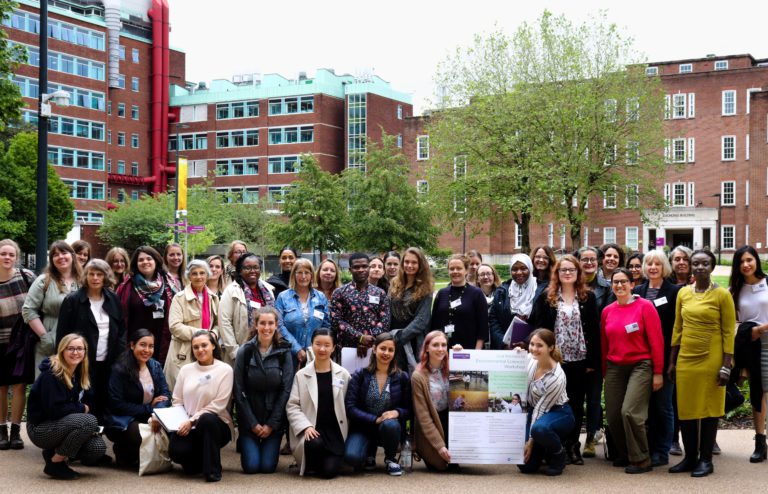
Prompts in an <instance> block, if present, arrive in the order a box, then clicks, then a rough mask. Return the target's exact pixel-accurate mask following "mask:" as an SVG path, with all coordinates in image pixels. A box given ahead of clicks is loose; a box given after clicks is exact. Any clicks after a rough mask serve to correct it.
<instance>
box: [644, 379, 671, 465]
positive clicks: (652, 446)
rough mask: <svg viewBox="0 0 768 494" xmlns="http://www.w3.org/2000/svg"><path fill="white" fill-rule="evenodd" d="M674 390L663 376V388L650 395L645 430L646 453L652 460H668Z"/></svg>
mask: <svg viewBox="0 0 768 494" xmlns="http://www.w3.org/2000/svg"><path fill="white" fill-rule="evenodd" d="M674 390H675V384H674V383H672V382H670V381H669V379H668V378H667V376H666V375H665V376H664V386H663V387H662V388H661V389H660V390H658V391H656V392H654V393H652V394H651V401H650V403H649V407H648V426H647V428H648V451H649V452H650V453H651V459H653V460H659V461H668V460H669V449H670V448H671V447H672V435H673V433H674V428H675V409H674V407H673V403H674V401H673V399H674Z"/></svg>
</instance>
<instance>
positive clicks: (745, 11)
mask: <svg viewBox="0 0 768 494" xmlns="http://www.w3.org/2000/svg"><path fill="white" fill-rule="evenodd" d="M169 2H170V16H171V35H170V42H171V46H172V47H173V48H176V49H180V50H182V51H184V52H185V53H186V74H187V80H188V81H192V82H200V81H206V82H210V81H212V80H213V79H231V78H232V76H233V75H235V74H250V73H261V74H269V73H278V74H281V75H283V76H285V77H287V78H289V79H293V78H295V77H297V75H298V73H299V72H301V71H304V72H307V74H308V76H309V77H312V75H313V74H314V72H315V70H316V69H318V68H333V69H335V70H336V73H337V74H345V73H349V74H353V75H355V74H363V73H370V72H373V73H374V74H376V75H378V76H379V77H381V78H382V79H384V80H386V81H389V82H390V83H391V85H392V88H393V89H395V90H399V91H403V92H406V93H409V94H411V95H412V98H413V103H414V111H415V113H416V114H420V113H421V112H422V111H423V110H424V109H425V108H428V107H429V101H430V99H433V98H434V84H433V80H434V74H435V72H436V68H437V66H438V64H439V63H440V61H442V60H444V59H445V58H446V57H447V56H448V55H449V54H451V53H453V52H455V50H456V49H457V48H459V47H462V46H467V45H469V44H470V43H471V42H472V39H473V36H474V35H475V34H483V33H488V32H491V31H494V30H496V29H501V30H503V31H504V32H506V33H507V34H510V35H511V34H512V33H513V32H514V31H515V30H516V29H517V27H518V26H519V25H520V24H521V23H522V22H529V23H534V22H535V21H536V19H537V18H538V17H539V16H540V15H541V13H542V12H543V10H544V9H548V10H550V11H552V12H553V13H554V14H563V15H565V16H566V17H568V18H569V19H570V20H572V21H573V22H575V23H581V22H583V21H585V20H587V19H588V18H589V17H590V14H595V13H597V12H598V11H599V10H601V9H602V10H606V12H607V18H608V20H609V21H611V22H613V23H615V24H616V25H617V26H619V28H620V30H621V32H622V33H623V34H624V35H625V36H630V37H632V38H633V39H634V47H635V49H636V50H637V52H638V53H640V54H642V55H644V56H643V57H641V59H645V60H647V61H652V62H658V61H665V60H678V59H686V58H700V57H704V56H706V55H707V54H716V55H734V54H742V53H750V54H752V56H754V57H755V58H768V40H767V39H766V36H765V32H766V31H765V20H766V19H768V2H766V1H757V0H753V1H744V0H731V1H728V2H717V3H714V2H713V4H710V5H711V7H710V8H707V7H706V6H705V5H706V3H705V2H702V1H700V0H699V1H696V2H694V1H689V0H676V1H669V0H667V1H659V0H645V1H642V2H636V1H632V2H629V1H623V0H613V1H608V0H602V1H595V0H569V1H528V2H521V1H519V0H506V1H496V0H472V1H469V2H458V1H456V2H451V1H450V0H449V1H445V0H443V1H437V0H409V1H405V0H387V1H386V2H379V3H375V2H366V1H359V0H357V1H350V0H320V1H318V0H289V1H285V0H278V1H274V0H273V1H271V2H270V1H263V0H262V1H253V0H219V1H217V2H211V1H203V0H169ZM715 6H716V7H715Z"/></svg>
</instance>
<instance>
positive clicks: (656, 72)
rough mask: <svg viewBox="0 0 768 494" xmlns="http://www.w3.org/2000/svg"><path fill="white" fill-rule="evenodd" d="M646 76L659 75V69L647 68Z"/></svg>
mask: <svg viewBox="0 0 768 494" xmlns="http://www.w3.org/2000/svg"><path fill="white" fill-rule="evenodd" d="M645 75H659V68H658V67H646V68H645Z"/></svg>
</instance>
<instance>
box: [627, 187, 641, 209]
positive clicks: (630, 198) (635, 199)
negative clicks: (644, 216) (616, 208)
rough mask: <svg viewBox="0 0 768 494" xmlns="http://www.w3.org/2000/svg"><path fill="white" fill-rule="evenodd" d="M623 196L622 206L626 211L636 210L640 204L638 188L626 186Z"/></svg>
mask: <svg viewBox="0 0 768 494" xmlns="http://www.w3.org/2000/svg"><path fill="white" fill-rule="evenodd" d="M625 194H626V195H625V200H624V206H625V207H626V208H627V209H636V208H637V206H638V204H639V202H640V199H639V197H640V186H639V185H627V187H626V192H625Z"/></svg>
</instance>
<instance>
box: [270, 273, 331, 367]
mask: <svg viewBox="0 0 768 494" xmlns="http://www.w3.org/2000/svg"><path fill="white" fill-rule="evenodd" d="M313 278H314V267H313V266H312V263H311V262H310V261H309V260H307V259H297V260H296V262H295V263H294V264H293V269H292V270H291V278H290V288H289V289H288V290H285V291H284V292H282V293H281V294H280V295H279V296H278V297H277V302H276V303H275V309H277V311H278V312H279V313H280V335H281V336H282V337H283V338H285V340H286V341H287V342H288V343H290V345H291V353H292V354H293V356H294V363H298V365H297V366H296V367H297V368H298V367H299V366H300V365H302V364H304V363H305V362H306V361H307V351H306V348H308V347H309V346H310V345H311V340H312V333H314V332H315V330H316V329H318V328H328V327H330V326H331V316H330V312H329V309H328V299H327V298H325V295H323V293H322V292H320V291H318V290H316V289H314V288H312V279H313Z"/></svg>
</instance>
